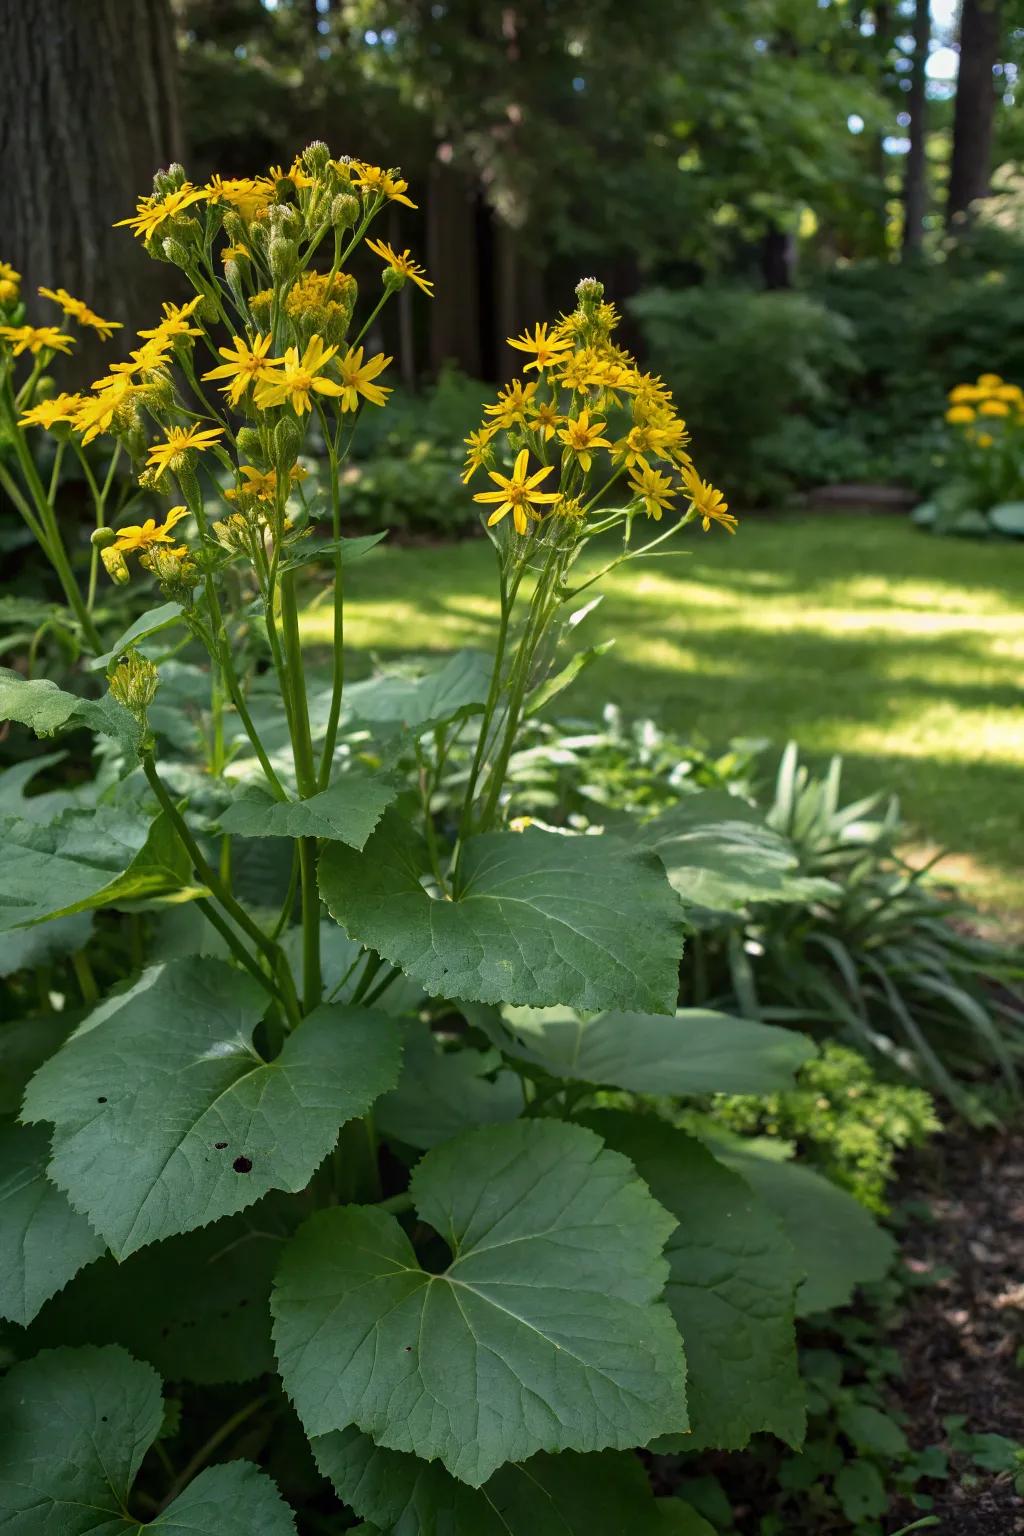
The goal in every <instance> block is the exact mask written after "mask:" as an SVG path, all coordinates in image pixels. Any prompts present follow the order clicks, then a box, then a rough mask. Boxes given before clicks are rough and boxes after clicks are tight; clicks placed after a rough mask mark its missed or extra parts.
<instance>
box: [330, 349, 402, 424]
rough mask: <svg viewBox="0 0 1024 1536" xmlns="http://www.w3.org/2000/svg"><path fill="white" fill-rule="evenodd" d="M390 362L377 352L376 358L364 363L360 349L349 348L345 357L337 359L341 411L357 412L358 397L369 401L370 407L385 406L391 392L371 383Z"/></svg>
mask: <svg viewBox="0 0 1024 1536" xmlns="http://www.w3.org/2000/svg"><path fill="white" fill-rule="evenodd" d="M390 362H391V358H390V357H385V356H384V354H383V352H378V353H377V356H376V357H371V358H370V360H369V362H367V363H364V362H363V349H362V347H349V349H348V351H347V352H346V353H345V356H344V357H342V358H339V359H338V373H339V374H340V376H341V382H342V386H343V390H342V396H341V409H342V410H343V411H355V410H358V409H359V396H360V395H362V397H363V399H364V400H369V402H370V404H371V405H386V404H387V400H388V395H390V393H391V390H390V389H389V388H385V386H384V385H382V384H374V383H373V382H372V381H373V380H374V379H375V378H376V377H377V375H378V373H383V371H384V369H385V368H386V367H387V366H388V364H389V363H390Z"/></svg>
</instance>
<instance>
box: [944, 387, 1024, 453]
mask: <svg viewBox="0 0 1024 1536" xmlns="http://www.w3.org/2000/svg"><path fill="white" fill-rule="evenodd" d="M948 400H949V404H948V406H947V409H946V420H947V422H949V424H950V426H953V427H966V428H967V429H968V434H967V435H968V437H969V439H970V441H971V442H973V443H976V444H977V446H978V447H979V448H991V447H992V446H993V445H994V443H995V437H994V436H993V432H992V429H993V427H994V426H997V425H998V424H1006V425H1007V426H1009V425H1018V426H1019V425H1022V424H1024V390H1022V389H1021V387H1020V385H1019V384H1007V383H1006V381H1005V380H1004V379H1002V378H1001V377H1000V376H999V374H998V373H983V374H981V375H980V376H979V378H978V380H977V382H976V383H974V384H957V385H956V387H955V388H954V389H951V390H950V391H949V396H948ZM985 429H987V430H985Z"/></svg>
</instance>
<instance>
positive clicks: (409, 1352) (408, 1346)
mask: <svg viewBox="0 0 1024 1536" xmlns="http://www.w3.org/2000/svg"><path fill="white" fill-rule="evenodd" d="M405 1352H406V1354H407V1355H411V1354H412V1345H411V1344H407V1345H406V1346H405Z"/></svg>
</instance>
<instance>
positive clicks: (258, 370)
mask: <svg viewBox="0 0 1024 1536" xmlns="http://www.w3.org/2000/svg"><path fill="white" fill-rule="evenodd" d="M272 341H273V337H272V336H270V335H269V334H268V335H266V336H263V335H261V334H260V332H259V331H257V332H256V335H255V336H254V337H253V339H252V341H251V342H248V341H246V339H245V337H244V336H234V337H232V340H231V345H230V346H229V347H218V348H217V352H218V354H219V355H220V356H221V357H223V358H225V359H226V361H225V362H223V363H221V364H220V366H219V367H217V368H211V369H210V371H209V373H204V374H203V378H204V379H227V380H228V382H227V383H226V384H222V385H221V391H222V393H223V394H225V395H227V397H228V399H229V400H230V401H231V404H232V405H237V404H238V402H239V400H241V398H242V396H243V395H244V394H245V392H246V390H247V389H248V388H249V385H250V384H255V383H262V382H263V381H264V380H266V379H273V378H274V376H275V375H274V370H275V368H280V367H281V366H282V363H283V359H282V358H280V357H268V356H267V353H268V352H269V351H270V346H271V342H272Z"/></svg>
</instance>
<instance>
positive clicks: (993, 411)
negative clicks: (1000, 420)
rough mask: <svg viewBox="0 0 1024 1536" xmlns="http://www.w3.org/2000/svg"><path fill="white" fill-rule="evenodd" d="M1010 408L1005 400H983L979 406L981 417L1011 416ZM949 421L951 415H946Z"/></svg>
mask: <svg viewBox="0 0 1024 1536" xmlns="http://www.w3.org/2000/svg"><path fill="white" fill-rule="evenodd" d="M1009 414H1010V407H1009V406H1008V405H1007V403H1006V401H1005V400H983V401H982V402H981V404H980V405H979V406H978V415H979V416H1009ZM946 417H947V420H948V419H949V413H948V412H947V413H946Z"/></svg>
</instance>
